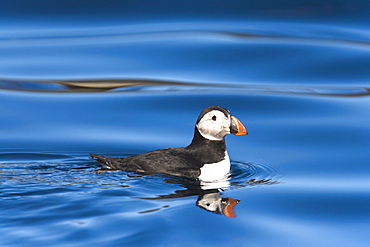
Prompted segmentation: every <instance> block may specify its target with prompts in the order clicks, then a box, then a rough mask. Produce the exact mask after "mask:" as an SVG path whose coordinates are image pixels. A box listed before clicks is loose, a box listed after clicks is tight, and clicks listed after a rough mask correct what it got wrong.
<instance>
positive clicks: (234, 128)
mask: <svg viewBox="0 0 370 247" xmlns="http://www.w3.org/2000/svg"><path fill="white" fill-rule="evenodd" d="M230 133H231V134H234V135H248V131H247V130H246V128H245V127H244V125H243V124H242V122H240V121H239V119H237V118H236V117H234V116H231V126H230Z"/></svg>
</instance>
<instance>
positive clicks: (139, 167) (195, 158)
mask: <svg viewBox="0 0 370 247" xmlns="http://www.w3.org/2000/svg"><path fill="white" fill-rule="evenodd" d="M228 134H234V135H247V134H248V131H247V130H246V128H245V127H244V125H243V124H242V123H241V122H240V121H239V119H238V118H236V117H234V116H232V115H231V114H230V111H229V110H227V109H225V108H223V107H221V106H210V107H207V108H205V109H204V110H203V111H202V112H201V113H200V115H199V117H198V119H197V121H196V123H195V129H194V136H193V139H192V141H191V143H190V144H189V145H188V146H186V147H180V148H166V149H159V150H155V151H151V152H148V153H143V154H138V155H134V156H128V157H106V156H100V155H97V154H92V153H91V154H90V156H91V157H92V158H93V159H94V160H95V161H97V162H99V163H101V164H102V171H113V170H123V171H126V172H133V173H135V174H142V175H155V174H163V175H170V176H176V177H183V178H190V179H197V180H199V181H203V182H214V181H219V180H224V179H227V177H228V176H229V174H230V169H231V165H230V158H229V155H228V153H227V150H226V143H225V136H227V135H228Z"/></svg>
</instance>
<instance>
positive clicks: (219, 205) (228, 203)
mask: <svg viewBox="0 0 370 247" xmlns="http://www.w3.org/2000/svg"><path fill="white" fill-rule="evenodd" d="M238 203H239V200H236V199H233V198H221V194H220V193H219V192H218V191H217V192H213V193H207V194H204V195H199V198H198V201H197V206H198V207H200V208H204V209H205V210H207V211H210V212H213V213H216V214H223V215H225V216H227V217H229V218H235V217H236V215H235V213H234V207H235V205H236V204H238Z"/></svg>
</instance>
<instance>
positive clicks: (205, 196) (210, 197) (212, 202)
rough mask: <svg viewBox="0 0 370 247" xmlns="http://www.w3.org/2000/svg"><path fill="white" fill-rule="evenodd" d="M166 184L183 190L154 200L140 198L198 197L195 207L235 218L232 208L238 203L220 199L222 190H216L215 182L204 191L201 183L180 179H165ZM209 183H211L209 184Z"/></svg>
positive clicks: (231, 199)
mask: <svg viewBox="0 0 370 247" xmlns="http://www.w3.org/2000/svg"><path fill="white" fill-rule="evenodd" d="M165 181H166V183H169V184H175V185H180V186H181V187H184V188H185V190H176V191H174V193H172V194H167V195H159V196H157V197H155V198H141V199H146V200H160V199H174V198H182V197H190V196H198V199H197V202H196V206H198V207H200V208H203V209H205V210H207V211H209V212H212V213H215V214H221V215H225V216H226V217H229V218H235V217H236V214H235V212H234V207H235V206H236V205H237V204H238V203H239V202H240V201H239V200H236V199H233V198H224V197H222V191H223V190H222V189H220V188H216V187H217V184H218V183H217V182H216V183H215V186H213V187H214V188H213V189H204V187H203V186H202V185H201V181H197V180H192V179H182V178H175V177H173V178H167V179H165ZM210 183H211V182H210Z"/></svg>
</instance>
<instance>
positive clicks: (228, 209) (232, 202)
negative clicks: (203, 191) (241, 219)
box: [222, 198, 239, 218]
mask: <svg viewBox="0 0 370 247" xmlns="http://www.w3.org/2000/svg"><path fill="white" fill-rule="evenodd" d="M225 199H226V205H225V207H224V208H223V210H222V211H223V213H224V215H225V216H226V217H229V218H235V217H236V214H235V212H234V207H235V206H236V204H238V203H239V200H236V199H233V198H225Z"/></svg>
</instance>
